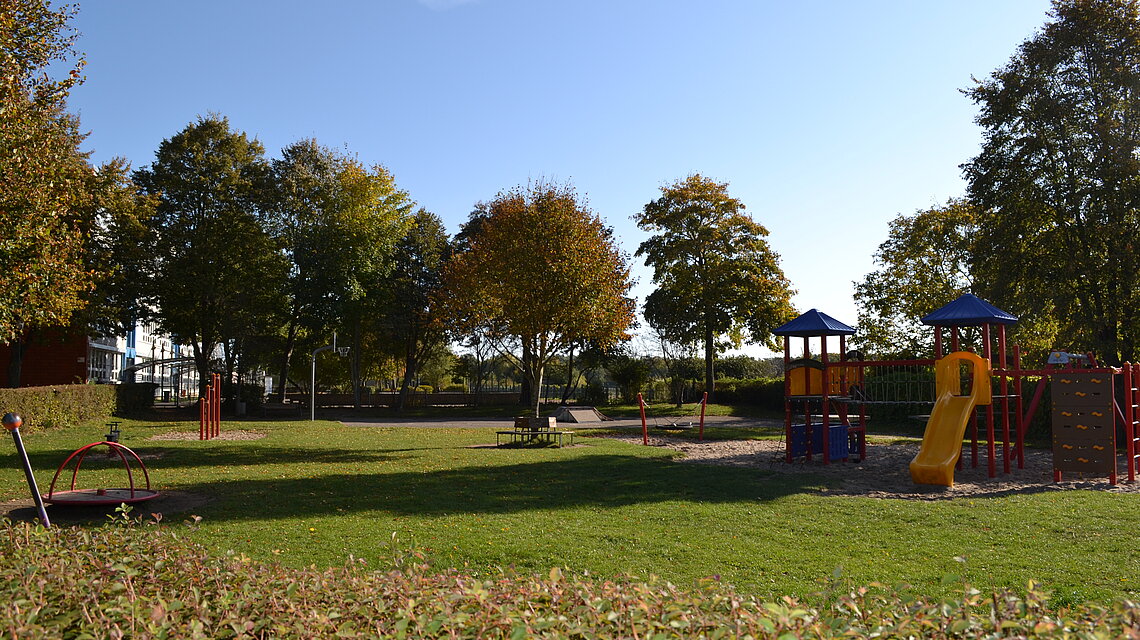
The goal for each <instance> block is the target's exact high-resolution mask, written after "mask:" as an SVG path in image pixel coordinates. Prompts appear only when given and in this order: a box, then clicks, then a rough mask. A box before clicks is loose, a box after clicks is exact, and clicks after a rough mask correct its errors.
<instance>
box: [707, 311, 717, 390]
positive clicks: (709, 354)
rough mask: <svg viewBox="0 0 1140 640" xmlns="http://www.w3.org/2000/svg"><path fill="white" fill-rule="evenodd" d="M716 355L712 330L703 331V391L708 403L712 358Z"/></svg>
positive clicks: (711, 382) (711, 379)
mask: <svg viewBox="0 0 1140 640" xmlns="http://www.w3.org/2000/svg"><path fill="white" fill-rule="evenodd" d="M715 355H716V344H715V342H714V340H713V330H712V329H711V328H706V329H705V391H707V392H708V394H709V402H712V401H713V357H714V356H715Z"/></svg>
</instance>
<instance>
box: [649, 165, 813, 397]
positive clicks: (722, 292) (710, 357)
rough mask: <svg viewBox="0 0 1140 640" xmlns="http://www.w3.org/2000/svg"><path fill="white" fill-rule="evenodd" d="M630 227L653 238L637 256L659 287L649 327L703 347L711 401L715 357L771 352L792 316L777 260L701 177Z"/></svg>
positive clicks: (670, 191)
mask: <svg viewBox="0 0 1140 640" xmlns="http://www.w3.org/2000/svg"><path fill="white" fill-rule="evenodd" d="M635 219H636V220H637V226H638V227H639V228H641V229H643V230H645V231H648V232H650V233H653V234H654V235H653V237H651V238H649V239H648V240H646V241H645V242H643V243H641V246H640V247H639V248H638V249H637V255H638V256H643V257H644V258H645V263H646V264H647V265H648V266H650V267H652V268H653V282H654V283H655V284H657V289H656V290H655V291H654V292H653V293H651V294H649V297H648V298H647V299H646V303H645V316H646V320H647V321H648V322H649V323H650V324H651V325H653V326H655V327H658V328H662V329H664V330H665V332H666V334H667V335H668V336H669V337H670V339H672V340H674V341H681V342H684V341H688V342H690V343H695V342H701V343H703V344H704V352H705V389H706V391H708V393H709V398H710V400H711V399H712V398H713V395H714V387H713V385H714V378H715V375H714V368H713V361H714V358H715V355H716V353H717V351H718V350H719V349H721V348H725V347H727V346H729V345H734V346H739V345H740V344H741V343H742V342H743V341H744V340H745V338H747V339H749V340H750V341H752V342H757V343H763V344H769V345H772V346H774V344H773V343H772V335H771V332H772V330H773V329H775V328H776V327H778V326H780V325H781V324H783V323H784V322H787V321H788V320H790V319H791V318H792V317H793V315H794V312H793V309H792V305H791V295H792V289H791V286H790V284H789V282H788V280H787V279H786V278H785V277H784V273H783V271H782V270H781V269H780V265H779V256H778V255H777V254H776V252H775V251H773V250H772V249H771V247H769V246H768V241H767V240H766V239H765V237H766V236H767V235H768V230H767V229H765V228H764V227H763V226H761V225H760V224H759V223H757V222H756V221H754V220H753V219H752V218H750V217H749V216H748V215H747V214H745V213H744V203H742V202H741V201H740V200H737V199H736V198H733V197H731V196H729V195H728V183H726V182H725V183H718V182H716V181H714V180H711V179H709V178H706V177H704V176H702V175H700V174H693V175H690V176H688V177H687V178H685V179H683V180H679V181H677V182H675V183H673V184H672V185H669V186H667V187H662V188H661V197H660V198H657V199H656V200H653V201H652V202H650V203H648V204H646V205H645V208H644V209H643V210H642V212H641V214H639V215H637V216H635Z"/></svg>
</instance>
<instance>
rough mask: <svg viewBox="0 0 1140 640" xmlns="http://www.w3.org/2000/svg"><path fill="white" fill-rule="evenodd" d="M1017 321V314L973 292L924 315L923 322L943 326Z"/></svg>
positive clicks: (1011, 322)
mask: <svg viewBox="0 0 1140 640" xmlns="http://www.w3.org/2000/svg"><path fill="white" fill-rule="evenodd" d="M1015 322H1017V316H1015V315H1013V314H1010V313H1006V312H1005V311H1002V310H1001V309H998V308H997V307H995V306H993V305H992V304H990V303H988V302H986V301H985V300H982V299H981V298H979V297H978V296H976V295H974V294H972V293H964V294H962V295H961V296H959V297H958V299H957V300H955V301H954V302H951V303H950V304H948V305H946V306H944V307H942V308H940V309H937V310H935V311H931V312H930V313H928V314H926V315H925V316H922V323H923V324H926V325H931V326H941V327H950V326H957V327H963V326H966V327H969V326H975V325H982V324H1013V323H1015Z"/></svg>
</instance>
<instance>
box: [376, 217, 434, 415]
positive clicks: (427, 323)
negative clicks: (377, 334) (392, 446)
mask: <svg viewBox="0 0 1140 640" xmlns="http://www.w3.org/2000/svg"><path fill="white" fill-rule="evenodd" d="M450 256H451V239H450V237H449V236H448V234H447V229H446V228H445V227H444V226H443V221H442V220H440V218H439V216H437V215H435V214H434V213H431V212H429V211H426V210H424V209H420V210H419V211H417V212H416V215H415V217H414V218H413V220H412V223H411V227H410V228H409V229H408V233H407V234H406V235H405V236H404V237H403V239H401V240H400V241H399V242H398V243H397V244H396V250H395V258H394V266H393V269H392V274H391V276H390V277H389V278H387V280H386V282H387V287H386V300H385V301H384V303H383V304H384V306H383V310H382V311H383V312H382V314H381V316H380V317H381V318H382V320H381V321H380V325H379V326H380V328H381V329H382V331H383V333H384V334H385V335H386V336H387V337H388V339H389V340H391V341H392V345H393V347H395V350H396V351H397V352H398V355H399V356H400V358H401V359H402V360H403V362H404V376H403V380H402V381H401V384H400V395H399V398H398V399H397V401H396V408H397V409H399V410H402V409H403V408H404V407H405V406H406V402H407V397H408V389H409V387H410V386H411V383H412V380H413V379H414V378H415V376H416V374H417V372H418V371H419V370H420V368H421V365H422V364H423V362H424V360H425V359H426V358H427V357H428V356H429V355H431V354H432V353H435V352H436V351H438V350H439V349H438V348H439V347H440V346H442V345H443V344H444V342H445V341H446V340H445V339H446V332H445V331H444V326H443V324H442V323H440V322H439V318H438V317H437V314H436V309H435V307H436V298H437V295H438V293H439V289H440V286H441V284H442V278H443V268H444V265H445V264H446V263H447V260H448V259H449V258H450Z"/></svg>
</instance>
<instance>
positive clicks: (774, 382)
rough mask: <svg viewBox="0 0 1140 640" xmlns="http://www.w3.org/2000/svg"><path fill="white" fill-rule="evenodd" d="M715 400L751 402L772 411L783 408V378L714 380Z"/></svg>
mask: <svg viewBox="0 0 1140 640" xmlns="http://www.w3.org/2000/svg"><path fill="white" fill-rule="evenodd" d="M716 401H717V402H718V403H723V404H751V405H756V406H759V407H763V408H765V409H769V410H772V411H782V410H783V409H784V378H782V377H780V378H753V379H751V380H737V379H735V378H720V379H718V380H717V381H716Z"/></svg>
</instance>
